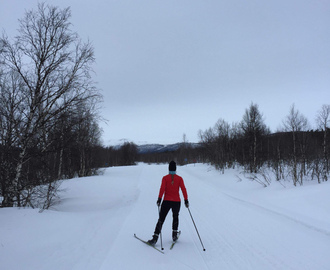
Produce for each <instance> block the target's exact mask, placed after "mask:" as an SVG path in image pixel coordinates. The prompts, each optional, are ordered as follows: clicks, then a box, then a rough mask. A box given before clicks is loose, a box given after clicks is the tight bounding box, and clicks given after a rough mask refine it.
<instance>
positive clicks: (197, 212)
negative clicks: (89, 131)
mask: <svg viewBox="0 0 330 270" xmlns="http://www.w3.org/2000/svg"><path fill="white" fill-rule="evenodd" d="M167 168H168V167H167V165H146V164H139V165H138V166H129V167H118V168H108V169H106V170H105V173H104V175H102V176H97V177H87V178H82V179H73V180H68V181H64V183H63V186H62V187H63V188H65V189H66V192H65V193H63V194H62V201H61V203H60V204H59V205H57V206H56V207H55V209H53V210H50V211H44V212H43V213H42V214H39V213H38V212H37V210H32V209H21V210H18V209H8V208H7V209H0V216H1V217H2V218H1V222H0V261H1V269H11V270H16V269H17V270H18V269H19V270H22V269H34V270H38V269H40V270H41V269H47V270H53V269H54V270H55V269H56V270H58V269H68V270H69V269H70V270H71V269H77V270H89V269H91V270H97V269H100V270H109V269H124V270H125V269H153V270H154V269H172V270H176V269H178V270H179V269H180V270H185V269H187V270H188V269H196V270H211V269H212V270H213V269H217V270H218V269H226V270H227V269H228V270H237V269H244V270H249V269H251V270H258V269H260V270H264V269H267V270H275V269H281V270H282V269H292V270H305V269H306V270H307V269H318V270H322V269H330V260H329V259H328V247H329V244H330V231H329V230H327V229H324V224H325V225H327V224H330V220H329V215H324V216H325V217H324V220H322V224H321V222H318V219H315V218H308V213H306V217H305V216H302V215H301V214H300V213H301V212H303V211H301V209H299V208H298V205H299V204H300V203H302V201H297V202H296V203H297V205H288V207H287V210H286V209H283V202H282V204H281V206H282V207H281V208H280V207H276V205H275V206H274V205H272V204H271V203H269V202H268V201H267V197H266V196H264V195H263V194H265V193H266V192H267V190H266V189H264V190H261V189H260V188H258V187H257V188H254V187H253V185H254V184H253V183H250V182H249V183H245V184H246V188H245V186H244V183H237V182H236V178H235V172H234V171H228V172H226V173H225V174H224V175H222V174H220V173H219V172H218V171H215V170H213V169H210V168H209V167H208V166H207V165H202V164H196V165H188V166H178V174H179V175H181V176H182V177H183V179H184V181H185V184H186V187H187V191H188V196H189V201H190V210H191V213H192V215H193V218H194V220H195V223H196V226H197V228H198V231H199V233H200V236H201V238H202V241H203V244H204V246H205V248H206V251H203V248H202V245H201V243H200V240H199V238H198V235H197V233H196V230H195V227H194V225H193V223H192V221H191V218H190V215H189V212H188V211H187V209H186V208H185V206H184V204H182V205H181V211H180V225H179V229H180V230H181V231H182V233H181V236H180V239H179V241H178V242H177V243H176V245H175V247H174V248H173V250H170V249H169V248H170V245H171V243H172V240H171V224H172V216H171V213H169V214H168V216H167V218H166V220H165V223H164V226H163V231H162V240H163V246H164V252H165V254H161V253H159V252H157V251H156V250H154V249H152V248H150V247H148V246H147V245H145V244H143V243H141V242H140V241H138V240H137V239H135V238H134V236H133V235H134V233H136V234H137V236H138V237H140V238H142V239H144V240H148V239H150V237H151V236H152V234H153V231H154V227H155V225H156V222H157V219H158V208H157V206H156V201H157V196H158V192H159V187H160V183H161V178H162V176H163V175H165V174H166V173H167ZM326 184H328V183H326ZM326 184H324V185H323V186H322V187H320V188H328V191H329V190H330V189H329V185H326ZM242 187H243V188H242ZM251 187H252V188H251ZM256 190H257V192H256ZM302 191H303V189H300V190H299V189H295V190H293V191H292V192H293V194H298V192H302ZM290 192H291V191H290ZM290 194H291V193H290ZM322 194H326V192H325V193H322ZM280 195H281V197H279V198H280V199H281V200H284V201H285V200H288V201H289V202H290V203H291V202H292V199H290V200H289V199H288V198H286V197H285V196H287V195H285V196H284V195H283V196H282V194H280ZM257 196H261V197H257ZM181 197H182V196H181ZM319 199H320V200H322V203H323V204H324V205H326V204H327V205H329V203H330V202H329V199H327V197H325V196H324V197H321V198H319ZM277 202H279V201H278V200H277ZM320 205H321V204H320ZM295 207H297V208H296V209H295ZM328 209H329V208H325V210H324V211H325V212H321V213H322V215H321V218H322V217H323V214H324V213H328V214H330V213H329V212H326V211H328ZM295 210H297V212H298V210H299V213H297V214H292V213H295V212H294V211H295ZM315 210H317V209H315ZM310 215H311V213H310ZM315 216H316V215H315V213H314V215H313V217H315ZM157 247H158V248H160V240H159V241H158V243H157Z"/></svg>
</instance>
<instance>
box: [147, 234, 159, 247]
mask: <svg viewBox="0 0 330 270" xmlns="http://www.w3.org/2000/svg"><path fill="white" fill-rule="evenodd" d="M157 240H158V234H154V235H153V236H152V239H150V240H149V241H148V244H149V245H150V246H154V245H155V244H156V243H157Z"/></svg>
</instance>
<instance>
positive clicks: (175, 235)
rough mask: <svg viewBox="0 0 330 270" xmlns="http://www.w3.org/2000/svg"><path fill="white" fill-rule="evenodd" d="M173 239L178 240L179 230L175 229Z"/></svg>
mask: <svg viewBox="0 0 330 270" xmlns="http://www.w3.org/2000/svg"><path fill="white" fill-rule="evenodd" d="M172 239H173V242H175V241H176V240H178V231H175V230H173V232H172Z"/></svg>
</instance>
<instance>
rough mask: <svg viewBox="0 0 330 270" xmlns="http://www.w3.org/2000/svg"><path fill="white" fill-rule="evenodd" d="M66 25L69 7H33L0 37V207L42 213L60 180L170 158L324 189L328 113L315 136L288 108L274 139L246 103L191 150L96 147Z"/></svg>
mask: <svg viewBox="0 0 330 270" xmlns="http://www.w3.org/2000/svg"><path fill="white" fill-rule="evenodd" d="M70 16H71V12H70V8H67V9H59V8H57V7H52V6H47V5H45V4H39V5H38V9H37V10H32V11H27V12H26V14H25V16H24V18H22V19H21V20H20V27H19V29H18V35H17V36H16V37H15V38H14V39H10V38H9V37H8V36H6V35H5V34H3V35H2V37H1V38H0V205H1V207H13V206H18V207H32V208H40V209H48V208H49V207H50V206H52V204H53V203H54V202H55V201H56V198H57V196H58V193H59V191H60V186H61V181H63V179H69V178H74V177H83V176H91V175H94V174H98V173H100V171H101V170H100V168H104V167H109V166H123V165H125V166H127V165H134V164H136V162H146V163H166V162H168V161H170V160H172V159H173V160H175V161H177V163H178V164H179V165H184V164H187V163H196V162H202V163H208V164H210V165H212V166H214V167H216V168H217V169H218V170H220V171H221V172H222V173H224V172H225V169H228V168H236V167H240V168H242V171H244V172H245V173H246V175H247V177H249V178H251V180H254V181H258V182H259V183H260V184H262V185H263V186H268V185H269V184H270V182H271V181H272V179H276V180H278V181H279V180H281V179H290V181H292V182H293V184H294V185H295V186H296V185H303V183H304V181H306V179H308V180H316V181H318V183H322V182H323V181H327V180H328V176H329V136H328V131H329V116H330V105H323V106H322V108H320V111H319V112H318V113H317V117H316V119H317V120H316V122H317V123H316V124H317V127H318V128H317V129H316V130H311V129H310V124H309V123H308V121H307V118H306V117H305V116H303V115H302V114H301V113H300V112H299V110H297V109H296V107H295V105H294V104H293V105H292V107H291V108H290V110H289V113H288V115H287V117H286V118H285V119H283V123H282V130H279V131H277V132H275V133H272V132H271V131H270V129H269V128H268V127H267V125H266V124H265V122H264V120H263V116H262V113H261V112H260V111H259V107H258V105H257V104H254V103H251V104H250V106H249V108H247V109H246V111H245V114H244V115H243V117H242V120H241V121H240V122H238V123H232V124H229V123H227V122H226V121H225V120H224V119H219V120H218V121H217V122H216V123H215V125H214V127H210V128H209V129H207V130H205V131H202V130H201V131H199V138H200V141H199V143H198V144H191V143H189V142H187V141H186V139H185V136H184V138H183V142H182V143H180V147H178V149H177V150H174V151H167V152H160V153H159V152H157V153H153V152H149V153H143V154H141V153H139V151H138V147H137V145H135V144H134V142H126V143H124V144H123V145H121V146H120V147H114V146H112V147H110V146H104V145H102V143H101V136H102V131H101V130H100V127H99V121H101V120H102V119H101V118H100V116H99V104H100V103H101V102H102V95H101V94H100V91H99V89H97V88H96V86H95V82H94V81H93V79H92V76H91V73H92V65H93V63H94V62H95V57H94V48H93V46H92V45H91V43H89V42H83V41H82V40H81V39H80V38H79V36H78V34H77V33H75V32H73V31H71V28H70V27H71V24H70V22H69V19H70ZM273 176H274V177H273Z"/></svg>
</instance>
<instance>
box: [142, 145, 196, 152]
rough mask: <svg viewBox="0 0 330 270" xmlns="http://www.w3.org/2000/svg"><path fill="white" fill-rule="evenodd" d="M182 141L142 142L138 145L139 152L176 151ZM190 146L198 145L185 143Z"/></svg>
mask: <svg viewBox="0 0 330 270" xmlns="http://www.w3.org/2000/svg"><path fill="white" fill-rule="evenodd" d="M182 144H183V143H175V144H167V145H164V144H144V145H138V146H137V148H138V152H139V154H147V153H163V152H172V151H176V150H178V149H179V148H180V146H181V145H182ZM187 145H188V146H190V147H193V148H195V147H198V146H199V145H200V144H199V143H187Z"/></svg>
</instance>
